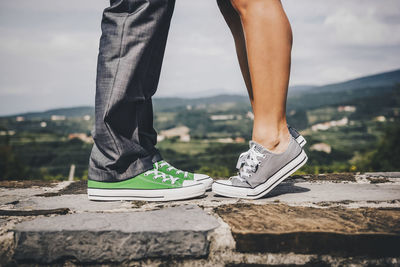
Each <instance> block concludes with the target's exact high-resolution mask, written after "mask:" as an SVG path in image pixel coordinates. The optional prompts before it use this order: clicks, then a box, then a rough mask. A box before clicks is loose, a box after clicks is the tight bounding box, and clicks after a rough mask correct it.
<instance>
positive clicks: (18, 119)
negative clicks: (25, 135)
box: [15, 116, 25, 122]
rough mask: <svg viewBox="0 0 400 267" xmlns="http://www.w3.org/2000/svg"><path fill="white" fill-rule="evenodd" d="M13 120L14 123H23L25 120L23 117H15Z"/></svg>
mask: <svg viewBox="0 0 400 267" xmlns="http://www.w3.org/2000/svg"><path fill="white" fill-rule="evenodd" d="M15 120H16V121H18V122H19V121H24V120H25V117H22V116H17V117H16V118H15Z"/></svg>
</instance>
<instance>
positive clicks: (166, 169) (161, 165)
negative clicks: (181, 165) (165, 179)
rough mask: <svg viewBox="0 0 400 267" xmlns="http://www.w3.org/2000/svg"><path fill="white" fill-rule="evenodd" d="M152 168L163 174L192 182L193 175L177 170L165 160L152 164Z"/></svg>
mask: <svg viewBox="0 0 400 267" xmlns="http://www.w3.org/2000/svg"><path fill="white" fill-rule="evenodd" d="M154 168H155V169H158V170H159V171H161V172H163V173H165V174H168V175H172V176H175V177H179V178H181V179H184V180H194V173H191V172H187V171H182V170H179V169H177V168H175V167H174V166H172V165H171V164H169V163H168V162H166V161H165V160H160V161H159V162H156V163H154Z"/></svg>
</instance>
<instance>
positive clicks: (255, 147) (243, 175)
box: [212, 137, 307, 199]
mask: <svg viewBox="0 0 400 267" xmlns="http://www.w3.org/2000/svg"><path fill="white" fill-rule="evenodd" d="M243 154H247V155H246V156H245V158H244V160H243V159H242V161H240V160H241V159H240V157H239V162H238V166H237V167H239V172H238V175H237V176H233V177H231V178H230V179H229V180H218V181H215V182H214V183H213V185H212V191H213V192H214V193H216V194H218V195H222V196H227V197H238V198H247V199H257V198H260V197H262V196H264V195H266V194H268V192H270V191H271V190H272V189H273V188H275V187H276V186H277V185H278V184H279V183H281V182H282V181H283V180H285V179H286V178H287V177H289V176H290V175H291V174H292V173H294V172H295V171H296V170H298V169H299V168H301V167H302V166H303V165H304V164H305V163H306V162H307V155H306V153H305V152H304V150H303V149H302V148H301V146H300V145H299V144H298V143H297V142H296V140H295V139H294V138H293V137H292V138H290V143H289V146H288V148H287V149H286V151H285V152H283V153H280V154H275V153H272V152H270V151H268V150H267V149H265V148H264V147H263V146H262V145H260V144H258V143H256V142H254V141H250V149H249V151H247V152H245V153H243ZM243 154H242V155H243ZM242 155H241V156H242Z"/></svg>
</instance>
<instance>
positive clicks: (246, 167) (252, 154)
mask: <svg viewBox="0 0 400 267" xmlns="http://www.w3.org/2000/svg"><path fill="white" fill-rule="evenodd" d="M258 158H265V155H264V154H262V153H260V152H258V151H256V150H255V149H254V148H250V149H249V150H248V151H246V152H243V153H242V154H240V156H239V159H238V163H237V164H236V168H238V169H239V173H238V174H239V175H237V176H234V177H233V178H238V179H239V180H240V181H242V182H245V181H246V179H248V178H249V177H250V176H251V175H252V174H253V173H254V172H255V170H256V168H257V166H258V165H260V161H259V159H258Z"/></svg>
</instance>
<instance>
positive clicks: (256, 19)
mask: <svg viewBox="0 0 400 267" xmlns="http://www.w3.org/2000/svg"><path fill="white" fill-rule="evenodd" d="M223 1H224V0H220V1H219V2H218V4H219V6H220V8H221V6H223V7H229V6H225V5H227V3H223ZM225 1H231V3H232V5H233V7H234V8H235V9H236V11H237V13H238V14H239V18H240V21H241V26H242V29H243V33H244V38H240V30H237V28H239V27H238V26H237V25H238V22H237V17H236V19H235V16H233V15H232V16H228V20H227V15H226V14H227V13H225V14H224V12H223V14H224V17H225V19H226V20H227V23H228V25H229V26H230V28H231V31H232V33H233V35H234V37H235V36H236V37H235V44H236V49H237V51H238V58H239V62H241V63H240V65H241V69H242V73H243V77H244V78H245V81H246V70H245V67H246V64H244V63H243V62H244V61H245V60H244V58H247V59H248V60H246V61H247V62H248V68H249V73H250V77H251V79H250V80H251V82H250V84H249V81H247V82H246V86H247V88H248V90H249V88H252V90H249V95H250V99H252V100H253V101H252V107H253V111H254V126H253V140H254V141H256V142H258V143H260V144H261V145H263V146H264V147H266V148H268V149H269V150H271V151H274V152H277V153H279V152H283V151H284V150H285V149H286V147H287V145H288V143H289V140H290V139H289V138H290V134H289V131H288V129H287V124H286V97H287V88H288V83H289V74H290V56H291V47H292V31H291V28H290V23H289V21H288V19H287V17H286V14H285V12H284V10H283V7H282V5H281V3H280V1H279V0H225ZM224 10H225V9H224ZM228 10H229V9H228ZM221 11H222V9H221ZM232 17H233V18H232ZM228 21H229V22H228ZM240 39H242V40H243V39H244V40H245V48H246V49H243V41H240ZM243 51H246V52H247V53H243ZM243 69H244V70H243Z"/></svg>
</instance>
